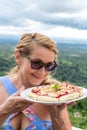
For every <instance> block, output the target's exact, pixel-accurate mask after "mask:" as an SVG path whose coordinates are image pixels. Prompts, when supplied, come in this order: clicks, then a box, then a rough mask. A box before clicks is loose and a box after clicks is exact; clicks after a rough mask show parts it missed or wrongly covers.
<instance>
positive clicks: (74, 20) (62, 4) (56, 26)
mask: <svg viewBox="0 0 87 130" xmlns="http://www.w3.org/2000/svg"><path fill="white" fill-rule="evenodd" d="M86 16H87V1H84V2H83V1H82V0H44V1H42V0H36V1H35V0H15V1H12V0H3V1H1V2H0V34H22V33H25V32H41V33H44V34H46V35H50V36H57V37H73V38H83V39H84V38H86V36H87V17H86Z"/></svg>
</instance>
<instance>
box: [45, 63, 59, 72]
mask: <svg viewBox="0 0 87 130" xmlns="http://www.w3.org/2000/svg"><path fill="white" fill-rule="evenodd" d="M56 67H57V64H56V63H48V64H47V65H46V66H45V69H46V71H52V70H54V69H55V68H56Z"/></svg>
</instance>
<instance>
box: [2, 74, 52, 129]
mask: <svg viewBox="0 0 87 130" xmlns="http://www.w3.org/2000/svg"><path fill="white" fill-rule="evenodd" d="M0 80H1V82H2V84H3V86H4V88H5V89H6V91H7V93H8V94H9V95H12V94H13V93H15V92H17V88H16V87H15V86H14V84H13V83H12V82H11V81H10V80H9V79H8V77H7V76H3V77H0ZM26 111H27V113H26ZM23 113H24V114H25V116H26V117H27V118H28V119H29V120H30V122H31V123H30V124H29V125H28V126H27V128H25V130H52V123H51V121H45V120H40V119H39V117H38V116H37V115H35V114H34V112H33V110H31V108H27V109H26V110H25V111H24V112H23ZM17 114H18V113H15V114H12V115H10V116H9V117H8V118H7V120H6V121H5V123H4V125H3V126H2V127H0V130H14V129H13V128H12V126H11V124H10V120H11V119H12V118H13V117H14V116H15V115H17Z"/></svg>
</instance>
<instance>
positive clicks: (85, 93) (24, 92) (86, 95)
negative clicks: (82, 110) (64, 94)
mask: <svg viewBox="0 0 87 130" xmlns="http://www.w3.org/2000/svg"><path fill="white" fill-rule="evenodd" d="M80 88H82V87H80ZM31 89H32V88H28V89H26V90H24V91H22V92H21V94H20V96H21V97H22V98H24V99H26V100H29V101H31V102H36V103H43V104H47V105H51V104H58V105H60V104H63V103H66V104H69V103H71V102H74V101H78V100H81V99H84V98H86V97H87V89H86V88H82V89H83V95H82V96H81V97H79V98H76V99H73V100H68V101H63V102H45V101H37V100H34V99H32V98H30V97H28V95H27V94H28V92H29V91H31Z"/></svg>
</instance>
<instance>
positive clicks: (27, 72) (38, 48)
mask: <svg viewBox="0 0 87 130" xmlns="http://www.w3.org/2000/svg"><path fill="white" fill-rule="evenodd" d="M57 53H58V52H57V48H56V44H55V42H54V41H52V40H51V39H49V38H48V37H46V36H44V35H42V34H38V33H33V34H24V35H23V36H22V37H21V39H20V41H19V43H18V45H17V46H16V48H15V51H14V56H15V60H16V63H17V66H16V67H15V68H13V69H12V71H11V72H10V73H9V74H8V75H7V76H5V77H1V84H0V90H1V91H2V93H1V95H0V97H1V99H0V103H1V104H2V103H3V102H4V101H5V100H6V99H7V98H8V97H9V95H11V94H12V93H15V92H16V91H17V90H19V89H20V88H21V86H25V89H27V88H30V87H34V86H38V85H43V84H50V83H52V82H53V81H52V80H51V78H49V75H50V74H51V72H52V71H53V70H54V69H55V68H56V67H57V63H56V59H57ZM3 93H4V95H5V96H4V98H3V99H2V96H3ZM16 101H17V100H16ZM18 104H19V105H20V103H19V102H18ZM27 105H30V104H29V102H28V104H27ZM22 107H26V105H25V104H23V106H22ZM54 115H55V118H54ZM51 120H52V122H53V123H51ZM52 125H53V129H56V130H58V129H59V130H71V129H72V128H71V124H70V121H69V117H68V112H67V105H65V104H63V105H61V106H56V105H55V107H54V106H48V105H44V104H39V103H34V104H32V105H31V106H29V107H28V108H27V109H25V110H24V111H23V112H16V113H14V114H13V115H11V116H10V117H9V118H8V119H7V120H6V124H5V127H6V128H5V129H6V130H8V129H10V130H52Z"/></svg>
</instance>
